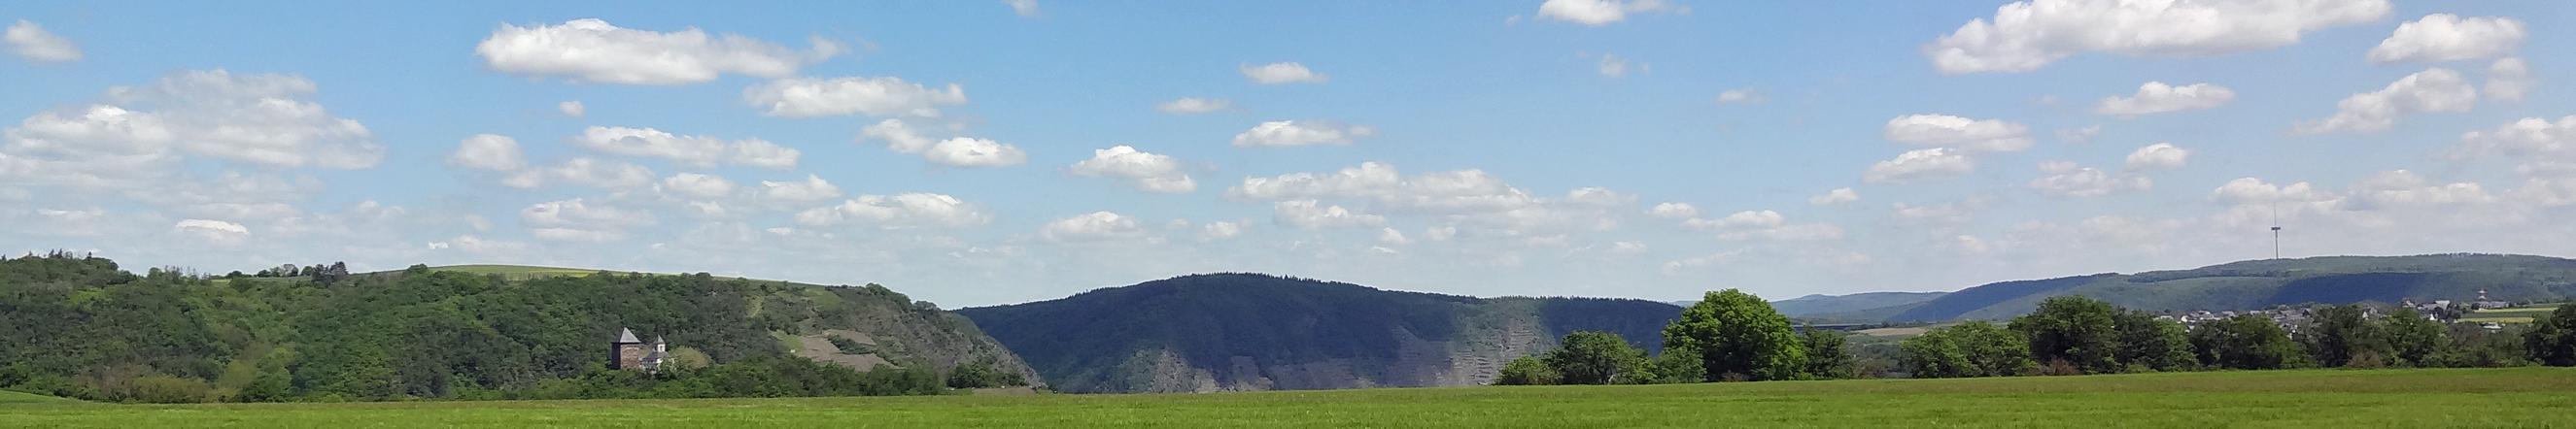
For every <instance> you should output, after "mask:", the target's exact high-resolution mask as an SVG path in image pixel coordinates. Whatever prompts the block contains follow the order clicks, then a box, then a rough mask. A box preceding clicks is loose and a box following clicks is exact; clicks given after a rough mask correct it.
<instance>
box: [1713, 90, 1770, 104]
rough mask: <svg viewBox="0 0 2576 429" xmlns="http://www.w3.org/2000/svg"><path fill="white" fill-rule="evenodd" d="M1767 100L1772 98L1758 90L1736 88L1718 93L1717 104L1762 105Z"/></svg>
mask: <svg viewBox="0 0 2576 429" xmlns="http://www.w3.org/2000/svg"><path fill="white" fill-rule="evenodd" d="M1766 100H1770V97H1769V96H1766V95H1763V94H1762V90H1761V89H1756V88H1736V89H1729V90H1725V91H1719V92H1718V93H1717V104H1760V103H1761V102H1763V101H1766Z"/></svg>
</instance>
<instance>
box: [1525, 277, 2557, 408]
mask: <svg viewBox="0 0 2576 429" xmlns="http://www.w3.org/2000/svg"><path fill="white" fill-rule="evenodd" d="M2368 313H2369V311H2368V309H2366V308H2365V307H2363V306H2361V305H2338V306H2327V307H2324V308H2321V309H2319V310H2318V311H2316V312H2315V317H2314V318H2313V320H2310V321H2308V322H2306V323H2304V324H2301V325H2298V326H2295V328H2297V329H2295V330H2293V329H2288V328H2284V327H2283V326H2282V325H2281V324H2280V323H2277V322H2275V321H2274V320H2272V319H2271V318H2269V317H2264V316H2259V315H2243V316H2236V317H2232V318H2227V319H2222V320H2216V321H2211V322H2207V323H2202V324H2199V325H2198V326H2191V327H2186V326H2185V325H2184V324H2182V323H2179V322H2176V321H2172V320H2163V319H2159V318H2157V317H2156V316H2155V315H2153V314H2151V313H2148V312H2145V311H2138V310H2129V309H2123V308H2120V307H2118V306H2114V305H2111V304H2110V303H2107V302H2103V301H2101V300H2096V299H2092V298H2086V297H2081V296H2061V297H2055V298H2050V299H2048V300H2046V301H2044V302H2042V303H2041V304H2040V306H2039V308H2038V309H2037V310H2034V311H2032V312H2031V313H2030V314H2026V315H2023V316H2021V317H2017V318H2014V319H2012V320H2010V321H2006V322H2004V323H1994V322H1988V321H1967V322H1961V323H1958V324H1954V325H1950V326H1946V327H1941V328H1938V329H1932V330H1930V331H1927V332H1925V333H1924V334H1922V335H1918V336H1915V337H1913V338H1908V339H1905V340H1903V341H1901V342H1899V343H1898V344H1896V345H1895V347H1896V349H1897V351H1896V361H1897V362H1896V364H1895V365H1894V366H1893V367H1892V368H1888V370H1887V371H1884V372H1872V371H1862V370H1859V369H1858V368H1857V367H1858V365H1856V363H1855V360H1856V359H1855V357H1854V353H1853V348H1852V347H1850V346H1849V345H1848V341H1847V338H1846V337H1845V336H1844V334H1843V333H1841V332H1835V331H1826V330H1816V329H1809V330H1804V331H1801V330H1798V329H1794V328H1793V325H1792V324H1791V322H1790V320H1789V319H1788V318H1787V317H1785V316H1782V315H1780V313H1779V312H1778V311H1776V310H1774V309H1772V308H1771V305H1770V303H1769V302H1767V301H1763V300H1762V299H1761V298H1759V297H1755V296H1753V295H1752V294H1747V293H1744V292H1741V291H1737V290H1733V289H1728V290H1724V291H1717V292H1710V293H1708V294H1707V296H1706V299H1703V300H1701V301H1700V302H1699V303H1698V304H1695V305H1692V306H1691V307H1690V308H1688V309H1686V310H1684V311H1683V312H1682V317H1681V318H1680V319H1678V320H1674V321H1673V322H1672V324H1671V325H1668V326H1666V327H1665V328H1664V331H1663V346H1664V353H1662V354H1660V355H1656V356H1651V357H1650V356H1646V355H1645V353H1644V352H1642V351H1639V350H1638V349H1637V348H1636V347H1634V346H1632V345H1630V344H1629V343H1628V341H1627V340H1626V339H1624V338H1621V337H1619V336H1618V335H1616V334H1611V333H1605V332H1576V333H1573V334H1569V335H1567V336H1565V338H1564V339H1562V340H1561V341H1560V342H1559V345H1558V347H1557V348H1555V349H1553V350H1550V351H1548V352H1545V353H1542V354H1539V355H1536V356H1527V357H1522V358H1519V359H1515V360H1513V361H1511V362H1509V363H1507V364H1505V365H1504V367H1503V368H1502V371H1501V374H1500V375H1499V376H1498V377H1497V378H1496V380H1495V384H1500V385H1546V384H1654V383H1689V382H1710V381H1760V380H1801V379H1835V378H1852V377H1863V376H1896V377H1914V378H1955V377H2001V376H2021V375H2078V374H2111V373H2136V372H2161V371H2198V370H2262V369H2285V368H2390V367H2402V368H2449V367H2500V366H2522V365H2535V364H2537V365H2550V366H2576V303H2570V304H2566V305H2562V306H2560V307H2558V309H2557V310H2555V311H2553V312H2551V313H2550V314H2547V315H2543V316H2541V317H2539V318H2537V320H2535V321H2534V323H2532V324H2531V325H2529V326H2528V327H2522V328H2518V329H2510V330H2502V331H2496V330H2489V329H2486V328H2483V327H2480V326H2477V325H2475V324H2444V323H2441V322H2436V321H2433V320H2430V319H2428V318H2426V317H2424V315H2422V314H2419V313H2416V312H2415V311H2414V310H2412V309H2408V308H2404V307H2399V308H2396V309H2394V310H2393V311H2391V312H2389V313H2388V314H2387V315H2384V316H2378V317H2371V316H2369V315H2368Z"/></svg>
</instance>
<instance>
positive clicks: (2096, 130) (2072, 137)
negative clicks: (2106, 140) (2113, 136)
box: [2057, 125, 2102, 144]
mask: <svg viewBox="0 0 2576 429" xmlns="http://www.w3.org/2000/svg"><path fill="white" fill-rule="evenodd" d="M2101 135H2102V126H2100V125H2086V126H2084V127H2082V128H2067V129H2061V130H2057V139H2058V140H2060V141H2064V142H2066V143H2067V144H2085V143H2092V142H2093V138H2094V137H2099V136H2101Z"/></svg>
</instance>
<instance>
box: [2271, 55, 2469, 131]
mask: <svg viewBox="0 0 2576 429" xmlns="http://www.w3.org/2000/svg"><path fill="white" fill-rule="evenodd" d="M2477 103H2478V90H2477V88H2475V87H2471V86H2469V83H2468V81H2467V80H2464V79H2461V78H2460V73H2459V72H2455V71H2451V69H2446V68H2440V67H2435V68H2431V69H2426V70H2424V71H2421V72H2416V73H2415V74H2410V75H2406V77H2404V78H2399V79H2397V81H2396V82H2392V83H2389V84H2388V87H2387V88H2382V89H2380V90H2379V91H2375V92H2364V93H2359V94H2353V95H2352V96H2351V97H2344V99H2343V101H2341V102H2337V103H2335V114H2334V116H2333V117H2330V118H2326V119H2325V120H2320V121H2302V122H2300V123H2299V124H2298V126H2297V127H2295V128H2293V129H2292V131H2293V132H2296V133H2299V134H2325V133H2339V132H2376V131H2386V130H2388V128H2389V127H2392V126H2395V124H2396V122H2397V117H2399V116H2403V115H2406V114H2411V113H2430V112H2466V111H2469V109H2470V108H2472V107H2476V106H2477Z"/></svg>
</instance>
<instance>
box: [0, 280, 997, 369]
mask: <svg viewBox="0 0 2576 429" xmlns="http://www.w3.org/2000/svg"><path fill="white" fill-rule="evenodd" d="M314 268H315V269H314V270H312V271H309V272H311V273H315V274H318V275H310V276H292V277H229V276H228V277H217V278H205V277H201V276H193V275H183V274H181V273H177V272H170V271H164V270H160V269H153V270H149V271H148V272H147V273H145V274H142V275H136V274H133V273H128V272H125V271H122V270H120V269H119V268H118V267H117V264H116V262H115V261H110V260H107V259H103V258H93V257H86V256H76V255H69V254H62V253H57V254H52V255H43V256H31V257H25V258H0V387H7V388H13V389H17V390H23V391H34V392H39V393H49V394H55V395H61V396H70V397H80V398H85V399H101V400H119V401H124V400H141V401H156V402H186V401H188V400H189V399H192V398H193V399H200V400H237V401H277V400H376V399H396V398H406V397H420V398H469V399H490V398H594V397H698V396H805V395H856V394H897V393H936V392H937V391H940V390H944V388H942V387H941V384H942V381H943V379H942V377H944V376H947V375H951V374H952V373H955V372H957V371H956V370H957V369H958V368H960V367H961V366H969V367H974V370H975V371H983V370H985V369H990V370H992V371H986V372H993V371H999V372H1008V373H1017V374H1022V375H1023V377H1014V378H1026V379H1034V378H1035V377H1033V375H1034V372H1031V371H1029V370H1028V369H1027V367H1026V366H1025V365H1024V364H1022V363H1020V361H1019V359H1018V357H1017V356H1014V355H1012V354H1011V353H1010V352H1009V351H1008V350H1006V349H1004V348H1003V347H1001V345H1000V344H999V343H997V342H995V341H993V339H992V338H991V337H987V336H985V335H984V334H983V333H982V332H981V331H980V330H978V329H977V328H976V327H975V325H974V323H973V322H972V321H970V320H967V319H966V318H964V317H962V316H958V315H956V314H954V313H950V312H947V311H942V310H940V309H939V308H938V307H937V306H935V305H932V304H930V303H928V302H914V301H912V300H911V299H910V298H908V297H905V296H904V295H903V294H900V293H895V292H894V291H892V290H888V289H886V288H884V287H881V286H876V285H868V286H862V287H821V286H814V285H803V284H794V283H785V282H774V281H758V280H744V279H728V278H717V277H713V276H709V275H706V274H703V273H701V274H690V275H667V274H635V273H608V272H597V273H593V274H589V275H581V276H564V275H555V276H523V277H524V278H512V277H511V276H504V275H499V274H490V273H479V274H478V273H468V272H460V271H438V270H433V269H430V268H428V267H414V268H412V269H408V270H403V271H393V272H383V273H363V274H354V275H352V274H347V273H346V271H345V270H344V269H342V270H334V269H331V268H329V267H328V266H319V265H317V266H315V267H314ZM270 274H272V275H277V274H280V273H270ZM290 274H291V273H290ZM621 327H622V328H631V329H633V330H635V332H638V333H641V334H643V335H645V336H647V341H649V338H650V337H653V336H659V337H665V338H667V339H668V341H669V343H670V345H671V346H672V353H671V355H672V361H673V362H672V364H670V365H667V366H666V368H667V369H668V370H667V371H664V373H663V374H659V375H655V376H642V375H638V374H639V373H636V372H633V371H613V370H609V369H607V365H608V362H609V355H610V353H611V349H610V346H609V344H608V343H609V341H610V340H611V339H614V338H615V335H616V334H617V332H618V329H619V328H621ZM822 336H829V337H830V338H820V337H822ZM842 337H858V338H842ZM807 338H817V340H816V341H828V342H826V343H825V344H829V343H833V342H837V343H862V342H863V343H866V344H857V345H858V347H857V348H859V349H862V350H840V351H835V352H827V353H825V354H840V353H847V354H865V355H869V356H873V357H874V358H875V359H876V360H877V361H883V362H891V363H893V364H894V365H895V366H896V367H874V368H842V367H838V366H832V365H825V364H820V363H817V362H816V361H815V360H808V359H803V358H798V357H796V356H795V354H798V353H806V354H810V351H807V350H800V349H801V348H803V347H800V346H802V345H804V344H805V343H812V342H813V341H803V340H806V339H807ZM836 339H837V340H836ZM853 340H856V341H853ZM819 357H821V358H829V357H831V356H819ZM819 360H829V359H819ZM853 369H857V370H869V369H873V371H867V372H865V373H862V372H859V371H854V370H853ZM970 372H971V371H970Z"/></svg>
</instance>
